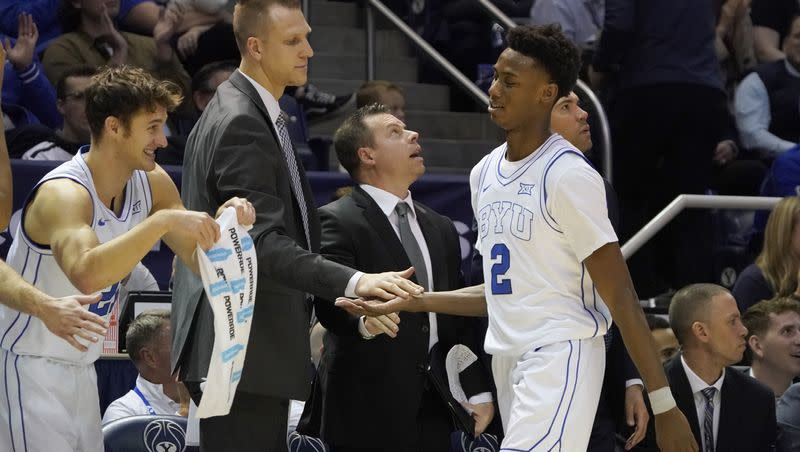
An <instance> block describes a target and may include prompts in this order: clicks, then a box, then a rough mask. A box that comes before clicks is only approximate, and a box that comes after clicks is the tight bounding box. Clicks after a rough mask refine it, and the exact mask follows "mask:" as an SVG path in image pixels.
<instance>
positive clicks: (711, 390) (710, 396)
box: [702, 386, 717, 402]
mask: <svg viewBox="0 0 800 452" xmlns="http://www.w3.org/2000/svg"><path fill="white" fill-rule="evenodd" d="M702 392H703V397H705V398H706V400H707V401H708V402H711V401H713V400H714V394H716V393H717V388H715V387H713V386H709V387H707V388H705V389H703V391H702Z"/></svg>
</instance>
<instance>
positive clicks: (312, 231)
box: [228, 69, 320, 252]
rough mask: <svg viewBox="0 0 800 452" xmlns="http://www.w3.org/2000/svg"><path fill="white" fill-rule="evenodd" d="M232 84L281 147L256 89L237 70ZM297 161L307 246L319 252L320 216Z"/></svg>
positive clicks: (299, 161) (296, 216)
mask: <svg viewBox="0 0 800 452" xmlns="http://www.w3.org/2000/svg"><path fill="white" fill-rule="evenodd" d="M228 80H229V81H230V82H231V84H232V85H233V86H234V87H236V89H238V90H239V91H241V92H242V93H243V94H244V95H246V96H247V97H249V98H250V101H251V102H253V104H255V106H256V107H257V108H258V111H259V112H260V113H261V115H262V116H263V117H264V120H265V121H266V122H267V126H268V127H269V130H270V132H272V136H273V137H274V138H275V143H276V144H277V145H278V147H279V148H280V147H281V140H280V138H279V137H278V131H277V130H275V124H274V123H273V122H272V118H270V116H269V112H268V111H267V106H266V105H264V101H263V100H262V99H261V96H260V95H259V94H258V91H256V88H255V87H254V86H253V84H252V83H250V81H249V80H247V79H246V78H245V76H244V75H243V74H242V73H241V72H240V71H239V70H238V69H237V70H235V71H233V73H232V74H231V76H230V77H229V78H228ZM292 151H293V152H294V146H292ZM278 152H279V153H280V155H281V158H280V159H278V160H279V161H280V162H283V163H282V165H281V166H282V167H283V168H284V169H285V170H286V175H287V177H288V176H289V168H288V165H287V162H286V160H285V159H284V158H283V155H284V154H283V151H282V150H281V149H278ZM294 156H295V161H296V162H297V170H298V172H299V173H300V185H301V186H302V188H303V199H305V202H306V210H307V211H308V222H309V225H308V232H309V234H308V235H309V236H310V238H311V243H309V244H307V245H308V249H309V250H310V251H314V252H318V251H319V246H320V243H319V236H320V225H319V216H318V215H317V208H316V204H315V203H314V194H313V192H312V191H311V186H310V185H309V183H308V179H307V178H306V173H305V168H303V162H302V161H301V160H300V156H299V155H297V153H296V152H295V154H294ZM289 189H290V190H291V191H292V194H293V195H294V196H293V201H294V203H298V202H299V201H298V199H297V198H298V197H297V193H294V192H295V189H294V187H293V186H292V184H291V183H290V184H289ZM294 210H295V218H296V219H297V221H298V223H299V226H300V228H299V229H300V237H302V239H303V240H305V232H304V231H303V230H302V228H303V225H302V224H300V222H302V221H303V220H302V218H301V215H300V212H299V207H298V209H294Z"/></svg>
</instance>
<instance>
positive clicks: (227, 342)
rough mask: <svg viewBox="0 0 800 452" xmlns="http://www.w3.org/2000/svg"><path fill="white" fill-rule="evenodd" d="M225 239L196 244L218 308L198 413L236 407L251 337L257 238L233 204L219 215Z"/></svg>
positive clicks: (214, 307) (203, 414)
mask: <svg viewBox="0 0 800 452" xmlns="http://www.w3.org/2000/svg"><path fill="white" fill-rule="evenodd" d="M217 223H218V224H219V227H220V232H221V234H222V237H221V238H220V239H219V241H218V242H217V243H215V244H214V247H212V248H211V249H209V250H208V251H206V252H203V250H201V249H200V248H199V247H198V248H197V256H198V263H199V266H200V276H201V277H202V278H203V286H204V287H205V291H206V296H207V297H208V302H209V303H211V309H212V311H213V312H214V335H215V339H214V349H213V351H212V354H211V365H210V366H209V368H208V376H207V378H206V382H205V388H204V390H203V397H202V399H201V400H200V406H198V407H197V417H199V418H207V417H213V416H224V415H226V414H228V413H229V412H230V410H231V404H232V403H233V397H234V395H235V394H236V386H237V385H238V384H239V379H240V378H241V376H242V366H243V365H244V357H245V353H246V352H247V341H248V339H249V338H250V325H251V322H252V319H253V308H254V306H255V305H254V302H255V298H256V278H257V274H258V266H257V262H256V250H255V247H254V246H253V239H251V238H250V235H249V234H247V230H246V229H245V228H244V227H243V226H241V225H239V223H238V221H237V220H236V210H235V209H234V208H232V207H228V208H227V209H225V211H224V212H223V213H222V215H220V216H219V218H217Z"/></svg>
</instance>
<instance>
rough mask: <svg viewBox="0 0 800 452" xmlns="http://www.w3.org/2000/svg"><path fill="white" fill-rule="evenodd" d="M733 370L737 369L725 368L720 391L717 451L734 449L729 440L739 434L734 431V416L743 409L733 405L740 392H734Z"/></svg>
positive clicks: (735, 389) (734, 445)
mask: <svg viewBox="0 0 800 452" xmlns="http://www.w3.org/2000/svg"><path fill="white" fill-rule="evenodd" d="M733 372H738V371H737V370H735V369H729V368H725V380H724V381H723V382H722V391H721V393H720V406H719V427H718V430H717V450H718V451H723V450H735V449H736V444H730V443H729V442H730V441H729V440H731V439H732V438H736V437H737V436H738V435H739V434H740V433H739V432H737V431H736V416H737V415H738V416H741V415H742V413H743V412H744V410H740V409H739V408H740V407H738V406H734V405H733V402H734V401H735V400H737V399H738V398H739V397H741V394H736V393H735V392H736V391H737V387H736V386H737V385H736V376H735V375H731V374H732V373H733ZM747 378H750V377H747ZM726 440H728V441H726Z"/></svg>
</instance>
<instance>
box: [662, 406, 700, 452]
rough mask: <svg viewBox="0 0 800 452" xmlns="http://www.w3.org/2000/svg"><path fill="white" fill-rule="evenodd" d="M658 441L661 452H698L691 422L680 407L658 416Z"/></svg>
mask: <svg viewBox="0 0 800 452" xmlns="http://www.w3.org/2000/svg"><path fill="white" fill-rule="evenodd" d="M656 439H657V441H658V448H659V449H661V452H697V451H699V450H700V449H699V448H698V447H697V442H696V441H695V440H694V435H692V430H691V428H689V422H687V421H686V416H684V415H683V413H682V412H681V410H679V409H678V407H674V408H672V409H671V410H669V411H667V412H664V413H661V414H658V415H656Z"/></svg>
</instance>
